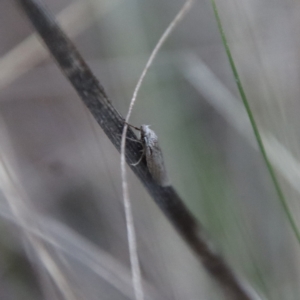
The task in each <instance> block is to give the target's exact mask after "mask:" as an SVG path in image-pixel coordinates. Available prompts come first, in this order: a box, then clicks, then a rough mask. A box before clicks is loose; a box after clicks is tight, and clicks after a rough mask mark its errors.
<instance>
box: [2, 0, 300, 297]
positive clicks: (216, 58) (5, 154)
mask: <svg viewBox="0 0 300 300" xmlns="http://www.w3.org/2000/svg"><path fill="white" fill-rule="evenodd" d="M44 2H45V3H46V5H47V6H48V8H49V10H50V11H52V12H53V13H54V14H55V15H56V16H57V17H58V19H59V20H60V23H61V24H63V25H62V26H63V27H64V28H65V30H66V32H67V33H68V35H69V37H70V38H71V39H72V40H73V41H74V43H75V45H76V46H77V47H78V49H79V51H80V52H81V53H82V55H83V57H84V58H85V59H86V60H87V62H88V64H89V66H90V67H91V68H92V70H93V71H94V73H95V74H96V76H97V77H98V78H99V80H100V82H101V83H102V85H103V86H104V88H105V90H106V92H107V94H108V95H109V98H110V99H111V101H112V102H113V105H114V106H115V107H116V108H117V109H118V110H119V112H120V113H121V114H122V115H125V114H126V112H127V109H128V105H129V101H130V99H131V96H132V93H133V90H134V87H135V85H136V82H137V80H138V78H139V76H140V74H141V71H142V69H143V67H144V65H145V64H146V61H147V59H148V57H149V55H150V53H151V51H152V49H153V48H154V46H155V44H156V43H157V41H158V39H159V38H160V36H161V34H162V33H163V31H164V30H165V29H166V27H167V26H168V24H169V23H170V21H171V20H172V19H173V18H174V16H175V15H176V14H177V12H178V11H179V9H180V8H181V6H182V5H183V1H179V0H172V1H171V0H160V1H159V0H148V1H146V0H126V1H120V0H86V1H84V0H77V1H75V0H44ZM217 5H218V9H219V13H220V17H221V20H222V23H223V26H224V30H225V33H226V36H227V39H228V42H229V45H230V47H231V50H232V54H233V58H234V61H235V63H236V66H237V68H238V71H239V74H240V77H241V81H242V84H243V86H244V88H245V92H246V95H247V97H248V99H249V101H250V106H251V108H252V110H253V113H254V117H255V119H256V121H257V122H258V125H259V129H260V133H261V135H262V137H263V141H264V144H265V147H266V150H267V153H268V155H269V158H270V161H271V163H272V165H273V166H274V168H275V170H276V174H277V176H278V178H279V180H280V183H281V186H282V188H283V191H284V194H285V197H286V199H287V202H288V205H289V207H290V209H291V211H292V213H293V217H294V218H295V220H296V222H297V225H298V227H300V222H299V221H300V220H299V212H300V205H299V193H300V162H299V160H300V148H299V146H300V138H299V136H300V135H299V125H300V118H299V112H300V103H299V96H298V95H299V94H300V90H299V89H300V85H299V82H300V78H299V77H300V76H299V75H300V63H299V56H300V54H299V53H300V52H299V51H300V35H299V32H298V29H299V25H300V24H299V23H300V18H299V15H300V4H299V3H298V2H297V1H295V0H284V1H283V0H276V1H274V0H272V1H271V0H264V1H262V0H240V1H235V0H227V1H219V0H218V1H217ZM33 33H34V31H33V29H32V27H31V26H30V24H29V22H28V20H27V18H26V17H25V16H24V14H23V13H22V11H21V9H20V8H19V7H18V6H17V5H16V2H15V1H11V0H1V1H0V55H1V58H0V136H1V138H0V162H1V166H0V176H1V180H0V182H1V197H0V205H1V206H0V217H1V219H0V276H1V277H0V278H1V280H0V282H1V283H0V298H1V299H6V300H10V299H13V300H17V299H86V300H87V299H89V300H90V299H102V300H105V299H133V291H132V287H131V279H130V265H129V257H128V246H127V238H126V231H125V228H126V227H125V218H124V212H123V204H122V193H121V179H120V177H121V176H120V163H119V154H118V152H117V151H116V150H115V149H114V147H113V146H112V145H111V143H110V142H109V140H108V139H107V138H106V136H105V135H104V133H103V132H102V130H101V129H100V128H99V127H98V125H97V124H96V122H95V121H94V120H93V118H92V117H91V116H90V113H89V112H88V111H87V109H86V108H85V107H84V105H83V104H82V103H81V101H80V99H79V97H78V96H77V94H76V93H75V92H74V90H73V89H72V87H71V85H70V84H69V83H68V81H67V80H66V79H65V78H64V76H63V75H62V74H61V71H60V70H59V68H58V67H57V66H56V64H55V63H54V61H53V60H52V58H50V57H49V55H48V53H47V51H46V50H44V48H43V47H42V46H41V43H40V42H39V40H38V39H36V37H35V36H34V35H33ZM131 123H132V124H133V125H135V126H140V125H141V124H151V128H152V129H153V130H155V132H156V133H157V135H158V137H159V140H160V144H161V147H162V149H163V152H164V157H165V162H166V165H167V169H168V172H169V176H170V178H171V180H172V183H173V185H174V187H175V188H176V189H177V190H178V192H179V194H180V195H181V196H182V197H183V199H184V200H185V204H186V205H187V206H188V207H189V209H190V210H191V211H192V213H193V214H194V215H195V216H196V217H197V218H198V220H199V221H200V222H201V223H202V224H203V225H204V226H205V227H206V228H207V230H208V232H209V234H210V236H211V237H212V239H213V240H214V243H215V244H216V247H217V248H218V249H219V251H220V253H222V255H223V256H224V257H225V258H226V260H227V261H228V262H229V263H230V264H231V266H232V267H233V268H234V270H235V271H236V272H237V274H239V276H240V277H241V278H242V279H243V280H246V281H248V282H249V283H250V284H251V285H252V286H253V287H254V288H255V289H256V290H257V291H258V292H259V293H260V294H261V295H262V296H263V297H264V298H266V299H285V300H287V299H288V300H292V299H299V295H300V285H299V279H300V278H299V277H300V261H299V258H300V256H299V254H300V248H299V246H300V245H299V243H298V242H297V239H296V238H295V235H294V234H293V232H292V230H291V227H290V224H289V222H288V221H287V217H286V214H285V212H284V209H283V207H282V205H281V204H280V202H279V200H278V196H277V194H276V192H275V189H274V186H273V184H272V182H271V180H270V176H269V174H268V172H267V170H266V167H265V165H264V162H263V160H262V157H261V154H260V152H259V151H258V150H257V145H256V141H255V139H254V136H253V133H252V129H251V127H250V124H249V121H248V117H247V115H246V112H245V110H244V107H243V104H242V102H241V100H240V97H239V94H238V91H237V88H236V83H235V80H234V78H233V75H232V70H231V68H230V65H229V63H228V59H227V56H226V53H225V50H224V46H223V44H222V41H221V38H220V33H219V31H218V28H217V25H216V21H215V17H214V14H213V11H212V7H211V4H210V2H209V1H200V0H198V1H196V3H195V4H194V6H193V8H192V10H191V11H190V12H189V13H188V14H187V15H186V17H185V18H184V20H183V21H182V22H181V23H180V24H179V25H178V26H177V28H176V30H175V31H174V32H173V34H172V35H171V36H170V37H169V39H168V41H167V43H166V44H165V45H164V47H163V49H162V50H161V51H160V53H159V55H158V57H157V58H156V60H155V62H154V64H153V66H152V67H151V69H150V71H149V73H148V74H147V76H146V80H145V81H144V84H143V86H142V89H141V91H140V93H139V96H138V99H137V103H136V106H135V107H134V111H133V115H132V118H131ZM129 184H130V194H131V200H132V202H133V214H134V220H135V225H136V230H137V235H138V250H139V256H140V260H141V268H142V274H143V280H144V287H145V291H146V294H147V299H175V300H177V299H178V300H179V299H186V300H188V299H189V300H193V299H224V298H223V294H222V293H221V292H220V290H219V289H218V287H217V286H216V285H215V283H214V282H213V281H212V280H211V278H209V277H208V276H207V274H206V272H205V271H204V270H203V268H202V266H201V265H200V264H199V263H198V262H197V260H196V258H195V257H194V255H193V253H192V252H191V251H190V250H189V249H188V247H187V246H186V245H185V244H184V242H183V241H182V240H181V238H180V237H179V236H178V235H177V233H176V232H175V231H174V230H173V228H172V227H171V226H170V224H169V223H168V221H167V220H166V219H165V217H164V216H163V215H162V213H161V212H160V211H159V209H158V208H157V207H156V205H155V204H154V203H153V201H152V199H151V198H150V197H149V195H148V194H147V193H146V191H145V190H144V188H143V187H142V185H141V184H140V183H139V182H138V180H137V179H136V178H135V177H134V176H133V175H132V174H131V172H130V173H129Z"/></svg>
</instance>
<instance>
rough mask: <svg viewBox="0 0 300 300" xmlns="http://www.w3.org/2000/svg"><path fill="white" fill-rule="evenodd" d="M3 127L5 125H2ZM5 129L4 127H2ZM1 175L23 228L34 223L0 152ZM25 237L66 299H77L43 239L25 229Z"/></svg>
mask: <svg viewBox="0 0 300 300" xmlns="http://www.w3.org/2000/svg"><path fill="white" fill-rule="evenodd" d="M2 128H3V127H2ZM2 130H3V129H2ZM0 177H1V179H2V180H1V182H2V192H3V194H4V195H5V198H6V200H7V202H8V205H9V207H10V209H11V211H12V214H13V215H14V217H15V219H16V220H17V222H18V223H20V224H21V227H22V228H25V227H26V223H28V222H30V223H32V218H31V217H32V210H30V208H29V207H28V206H27V205H26V203H25V202H24V201H23V199H22V197H21V195H23V197H24V195H25V192H24V191H22V189H21V187H20V186H19V185H18V184H17V183H16V180H14V177H15V176H14V175H13V174H12V172H11V171H10V170H9V168H8V167H7V165H6V162H5V160H4V158H3V155H1V154H0ZM34 227H36V229H37V230H39V228H38V226H37V224H34ZM24 234H25V237H26V238H27V240H28V241H29V243H30V245H31V246H32V248H33V249H34V251H35V252H36V255H37V257H38V258H39V261H40V262H41V264H42V265H43V267H44V268H45V270H46V271H47V273H48V274H49V276H50V277H51V279H52V280H53V282H54V283H55V284H56V286H57V288H58V289H59V291H60V292H61V293H62V295H63V296H64V299H66V300H76V299H77V298H76V296H75V294H74V293H73V290H72V288H71V287H70V285H69V283H68V280H67V278H66V277H65V276H64V274H63V272H62V271H61V270H60V268H59V266H58V265H57V263H56V262H55V260H54V259H53V258H52V257H51V255H50V253H49V251H48V250H47V248H46V247H45V245H44V243H43V241H40V240H39V238H37V237H36V236H35V235H34V234H32V233H31V232H29V231H26V230H24Z"/></svg>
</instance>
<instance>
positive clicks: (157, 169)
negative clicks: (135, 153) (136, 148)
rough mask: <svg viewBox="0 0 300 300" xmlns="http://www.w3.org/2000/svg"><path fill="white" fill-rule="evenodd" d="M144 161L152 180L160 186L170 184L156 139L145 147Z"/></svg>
mask: <svg viewBox="0 0 300 300" xmlns="http://www.w3.org/2000/svg"><path fill="white" fill-rule="evenodd" d="M146 161H147V166H148V169H149V171H150V173H151V175H152V177H153V178H154V180H155V181H156V182H157V183H158V184H159V185H161V186H168V185H170V181H169V178H168V175H167V171H166V167H165V163H164V158H163V154H162V151H161V148H160V146H159V144H158V142H157V140H154V141H153V140H152V143H151V145H148V147H146Z"/></svg>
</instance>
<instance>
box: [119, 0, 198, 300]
mask: <svg viewBox="0 0 300 300" xmlns="http://www.w3.org/2000/svg"><path fill="white" fill-rule="evenodd" d="M192 3H193V0H188V1H186V2H185V4H184V5H183V7H182V8H181V10H180V11H179V13H178V14H177V15H176V16H175V18H174V19H173V21H172V22H171V23H170V25H169V26H168V27H167V29H166V30H165V32H164V33H163V35H162V36H161V38H160V39H159V41H158V43H157V44H156V46H155V48H154V50H153V51H152V53H151V55H150V57H149V59H148V62H147V64H146V66H145V68H144V70H143V72H142V74H141V76H140V78H139V80H138V82H137V85H136V87H135V89H134V92H133V96H132V99H131V101H130V105H129V109H128V113H127V115H126V118H125V125H124V128H123V133H122V139H121V176H122V189H123V201H124V209H125V217H126V227H127V238H128V246H129V255H130V263H131V271H132V282H133V288H134V292H135V297H136V300H143V299H144V291H143V286H142V278H141V269H140V264H139V258H138V249H137V242H136V233H135V228H134V221H133V214H132V208H131V200H130V196H129V188H128V181H127V175H126V161H125V147H126V134H127V128H128V122H129V118H130V115H131V112H132V109H133V106H134V104H135V101H136V98H137V94H138V91H139V89H140V87H141V85H142V82H143V80H144V78H145V76H146V74H147V71H148V69H149V68H150V66H151V64H152V63H153V61H154V59H155V57H156V55H157V53H158V51H159V50H160V48H161V46H162V45H163V43H164V42H165V41H166V39H167V38H168V37H169V35H170V34H171V32H172V31H173V29H174V28H175V27H176V25H177V24H178V23H179V22H180V20H181V19H182V18H183V17H184V15H185V14H186V13H187V12H188V11H189V9H190V8H191V5H192Z"/></svg>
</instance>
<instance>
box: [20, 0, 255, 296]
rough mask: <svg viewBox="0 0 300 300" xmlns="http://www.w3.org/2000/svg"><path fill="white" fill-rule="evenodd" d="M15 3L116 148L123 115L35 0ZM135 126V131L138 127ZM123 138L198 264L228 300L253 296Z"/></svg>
mask: <svg viewBox="0 0 300 300" xmlns="http://www.w3.org/2000/svg"><path fill="white" fill-rule="evenodd" d="M16 1H17V2H18V3H19V4H20V5H21V6H22V8H23V10H24V12H25V13H26V14H27V16H28V18H29V19H30V21H31V23H32V24H33V26H34V27H35V29H36V30H37V32H38V33H39V34H40V36H41V38H42V39H43V41H44V43H45V45H46V46H47V48H48V49H49V51H50V53H51V54H52V56H53V58H54V59H55V61H56V62H57V64H58V66H59V67H60V68H61V70H62V71H63V73H64V74H65V76H66V77H67V78H68V79H69V81H70V82H71V84H72V86H73V87H74V89H75V90H76V91H77V93H78V95H79V97H80V98H81V100H82V101H83V102H84V104H85V105H86V106H87V108H88V109H89V110H90V112H91V114H92V115H93V116H94V118H95V119H96V121H97V122H98V124H99V125H100V126H101V128H102V129H103V131H104V132H105V133H106V135H107V136H108V138H109V139H110V140H111V142H112V143H113V145H114V146H115V147H116V148H117V149H118V151H120V143H121V134H122V129H123V126H124V119H123V118H122V117H121V115H120V114H119V113H118V112H117V110H116V109H115V108H114V106H113V105H112V103H111V101H110V100H109V99H108V97H107V95H106V93H105V91H104V89H103V87H102V85H101V84H100V83H99V81H98V80H97V79H96V78H95V76H94V75H93V73H92V72H91V70H90V69H89V67H88V66H87V64H86V63H85V61H84V60H83V59H82V57H81V55H80V54H79V53H78V51H77V49H76V48H75V47H74V45H73V44H72V42H71V41H70V40H69V39H68V37H67V36H66V35H65V34H64V33H63V31H62V30H61V29H60V28H59V26H58V25H57V24H56V22H55V20H54V18H53V17H52V16H51V14H50V13H49V12H48V11H47V10H46V9H45V7H44V6H43V5H42V4H41V2H40V1H39V0H16ZM132 127H133V126H132ZM134 128H135V127H134ZM135 129H137V130H140V129H139V128H135ZM127 137H128V138H129V139H128V142H127V143H126V161H127V163H128V165H129V167H130V168H131V169H132V171H133V172H134V173H135V175H136V176H137V177H138V178H139V179H140V181H141V182H142V184H143V185H144V187H145V188H146V190H147V191H148V192H149V194H150V195H151V196H152V198H153V200H154V201H155V203H156V204H157V205H158V206H159V208H160V209H161V210H162V212H163V213H164V214H165V216H166V217H167V218H168V219H169V221H170V222H171V223H172V224H173V226H174V227H175V229H176V230H177V232H178V233H179V234H180V235H181V236H182V238H183V239H184V240H185V241H186V243H187V244H188V245H189V247H190V248H191V249H192V250H193V252H194V253H195V255H196V256H197V257H198V259H199V261H200V262H201V263H202V264H203V266H204V268H205V269H206V270H207V271H208V273H209V274H210V275H211V277H212V278H213V279H215V281H217V282H218V283H219V284H220V287H221V288H222V290H223V291H224V292H225V294H226V295H227V296H228V299H234V300H250V299H255V298H254V296H252V295H251V294H250V292H249V291H248V288H247V287H246V286H245V285H244V284H242V282H241V281H240V280H239V278H238V277H237V276H236V275H235V274H234V272H233V271H232V269H231V267H230V266H229V265H228V264H227V263H226V262H225V261H224V260H223V258H222V257H221V256H220V255H219V254H218V253H216V252H215V251H214V250H213V249H212V248H211V247H210V241H208V240H207V238H206V237H205V234H204V229H203V227H202V225H201V224H200V223H199V222H197V221H196V219H195V218H194V216H193V215H192V214H191V213H190V211H189V210H188V209H187V208H186V206H185V205H184V202H183V201H182V199H181V198H180V196H179V195H178V194H177V192H176V191H175V189H174V188H173V187H172V186H168V187H161V186H159V185H158V184H156V183H155V181H154V180H153V179H152V177H151V175H150V173H149V171H148V168H147V165H146V162H145V160H142V161H141V162H140V163H139V164H138V165H136V166H132V164H134V163H135V162H136V161H137V160H138V159H139V158H140V153H141V151H142V150H143V146H142V145H141V144H140V143H136V142H134V141H132V140H131V139H136V136H135V134H134V133H133V131H132V130H131V129H130V128H129V129H128V134H127Z"/></svg>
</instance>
